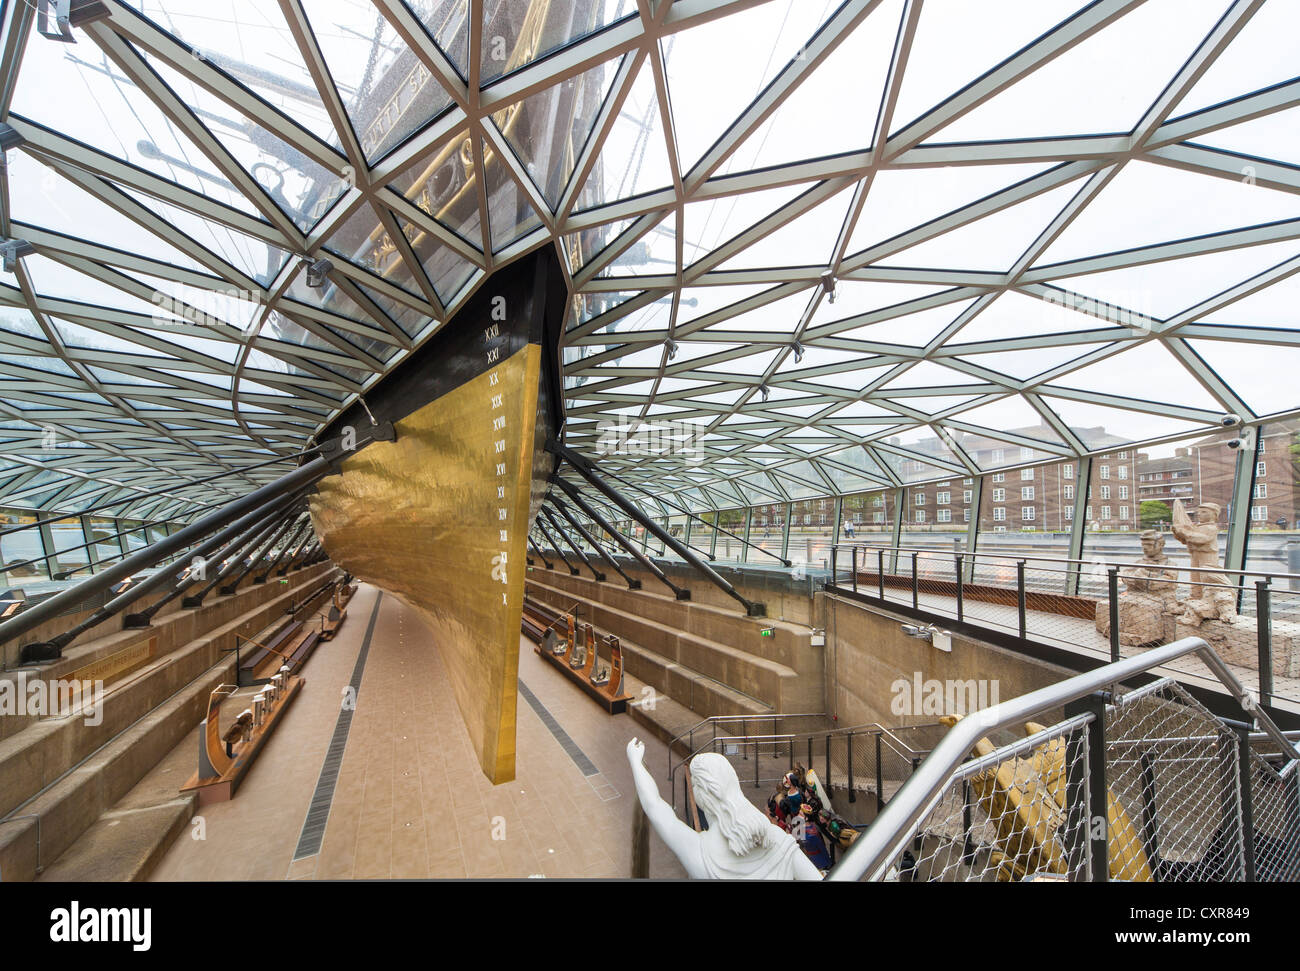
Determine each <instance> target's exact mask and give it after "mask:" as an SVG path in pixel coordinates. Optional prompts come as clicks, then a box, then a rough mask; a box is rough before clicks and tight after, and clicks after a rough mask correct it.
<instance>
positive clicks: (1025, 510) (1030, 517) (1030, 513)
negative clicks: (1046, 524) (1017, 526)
mask: <svg viewBox="0 0 1300 971" xmlns="http://www.w3.org/2000/svg"><path fill="white" fill-rule="evenodd" d="M1020 518H1021V519H1022V520H1023V521H1024V522H1027V523H1031V522H1033V521H1034V507H1033V506H1021V507H1020Z"/></svg>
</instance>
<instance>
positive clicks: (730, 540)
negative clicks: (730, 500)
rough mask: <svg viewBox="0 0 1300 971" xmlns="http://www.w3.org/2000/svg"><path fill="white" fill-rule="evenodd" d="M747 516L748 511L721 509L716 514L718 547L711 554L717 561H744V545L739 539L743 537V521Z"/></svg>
mask: <svg viewBox="0 0 1300 971" xmlns="http://www.w3.org/2000/svg"><path fill="white" fill-rule="evenodd" d="M748 514H749V510H748V509H723V510H721V511H719V512H718V519H717V524H718V527H719V532H718V545H717V547H716V548H715V549H714V551H713V552H714V555H715V556H716V557H717V558H718V559H719V560H736V561H740V560H742V559H744V549H745V544H744V543H742V542H740V539H743V538H744V535H745V519H746V517H747V516H748ZM722 530H728V531H730V532H732V533H734V534H735V536H728V535H727V533H725V532H722Z"/></svg>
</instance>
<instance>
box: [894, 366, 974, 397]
mask: <svg viewBox="0 0 1300 971" xmlns="http://www.w3.org/2000/svg"><path fill="white" fill-rule="evenodd" d="M979 383H980V379H979V378H977V377H974V376H972V375H969V374H967V373H966V372H964V371H955V370H953V369H952V368H950V367H944V366H943V365H942V364H936V363H935V362H934V361H918V362H917V363H916V364H913V365H912V366H911V367H910V368H908V369H907V370H906V371H904V372H903V373H902V374H900V375H899V376H898V377H896V378H894V379H892V380H890V381H888V382H887V383H885V384H884V385H882V386H881V388H880V393H882V394H888V392H889V391H890V390H891V389H897V388H943V387H947V386H949V385H954V384H979Z"/></svg>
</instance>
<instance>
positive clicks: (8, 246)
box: [0, 239, 36, 273]
mask: <svg viewBox="0 0 1300 971" xmlns="http://www.w3.org/2000/svg"><path fill="white" fill-rule="evenodd" d="M35 252H36V250H35V248H34V247H33V246H32V244H31V243H29V242H27V240H25V239H6V240H3V241H0V266H3V268H4V271H5V272H6V273H12V272H13V271H14V270H16V269H17V268H18V261H19V260H21V259H22V258H23V257H24V256H31V255H32V254H33V253H35Z"/></svg>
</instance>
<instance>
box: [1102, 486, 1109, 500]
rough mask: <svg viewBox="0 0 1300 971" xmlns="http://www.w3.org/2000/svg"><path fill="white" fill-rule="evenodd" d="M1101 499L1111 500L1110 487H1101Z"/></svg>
mask: <svg viewBox="0 0 1300 971" xmlns="http://www.w3.org/2000/svg"><path fill="white" fill-rule="evenodd" d="M1101 497H1102V498H1103V499H1109V498H1110V486H1102V487H1101Z"/></svg>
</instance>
